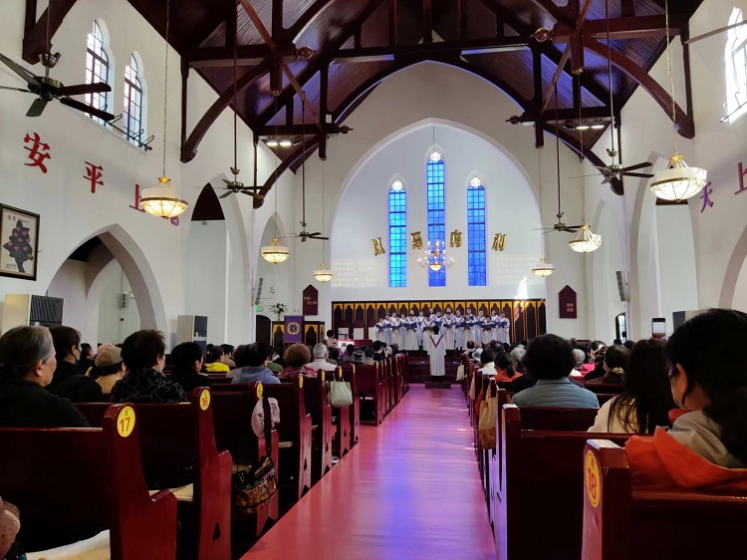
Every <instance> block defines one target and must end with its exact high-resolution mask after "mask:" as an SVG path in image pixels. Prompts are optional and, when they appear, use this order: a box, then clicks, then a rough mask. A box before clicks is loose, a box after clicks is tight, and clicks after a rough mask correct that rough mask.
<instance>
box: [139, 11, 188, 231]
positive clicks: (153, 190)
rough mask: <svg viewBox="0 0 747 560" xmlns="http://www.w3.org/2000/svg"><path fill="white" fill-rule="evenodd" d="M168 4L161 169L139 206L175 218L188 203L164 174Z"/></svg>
mask: <svg viewBox="0 0 747 560" xmlns="http://www.w3.org/2000/svg"><path fill="white" fill-rule="evenodd" d="M170 4H171V2H170V1H169V0H166V57H165V64H164V76H165V77H164V88H163V89H164V99H163V162H162V163H163V171H162V173H161V177H159V178H158V184H157V185H156V186H155V187H150V188H148V189H145V190H144V191H143V194H142V196H141V197H140V208H142V209H143V210H145V211H146V212H147V213H148V214H152V215H153V216H158V217H159V218H176V217H177V216H178V215H179V214H181V213H182V212H184V211H185V210H186V209H187V207H188V206H189V204H187V202H186V201H184V200H182V199H181V198H179V195H178V194H177V193H176V190H175V189H174V186H173V185H172V184H171V179H169V178H168V177H167V176H166V145H167V144H166V136H167V132H168V110H167V109H168V101H169V27H170V21H171V19H170V16H171V13H170Z"/></svg>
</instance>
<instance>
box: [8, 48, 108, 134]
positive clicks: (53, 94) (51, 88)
mask: <svg viewBox="0 0 747 560" xmlns="http://www.w3.org/2000/svg"><path fill="white" fill-rule="evenodd" d="M60 58H62V55H61V54H60V53H55V54H49V53H45V54H41V55H39V62H41V64H42V66H44V76H37V75H35V74H32V73H31V72H29V71H28V70H26V69H25V68H23V67H22V66H20V65H19V64H16V63H15V62H13V61H12V60H11V59H10V58H8V57H7V56H5V55H2V54H0V62H2V63H3V64H5V65H6V66H7V67H8V68H10V69H11V70H12V71H13V72H14V73H15V74H17V75H18V76H19V77H20V78H21V79H22V80H23V81H24V82H26V88H27V89H23V88H16V87H7V86H0V89H7V90H11V91H21V92H23V93H33V94H34V95H36V96H37V98H36V99H35V100H34V102H33V103H32V104H31V107H30V108H29V110H28V112H27V113H26V116H27V117H39V116H41V114H42V113H43V112H44V109H45V108H46V107H47V104H48V103H49V102H50V101H54V100H55V99H56V100H58V101H59V102H60V103H62V104H63V105H66V106H67V107H70V108H71V109H75V110H77V111H82V112H83V113H88V114H89V115H91V116H94V117H97V118H99V119H101V120H103V121H107V122H108V121H111V120H112V119H114V115H112V114H111V113H108V112H106V111H102V110H101V109H96V108H95V107H91V106H90V105H87V104H85V103H81V102H80V101H77V100H75V99H71V98H70V96H71V95H86V94H91V93H108V92H110V91H111V90H112V88H111V87H110V86H109V84H105V83H100V82H98V83H93V84H79V85H75V86H65V85H63V84H62V83H61V82H58V81H57V80H55V79H54V78H50V77H49V71H50V70H51V69H52V68H54V67H55V66H57V63H58V62H59V61H60Z"/></svg>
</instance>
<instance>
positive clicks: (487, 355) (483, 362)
mask: <svg viewBox="0 0 747 560" xmlns="http://www.w3.org/2000/svg"><path fill="white" fill-rule="evenodd" d="M480 373H481V374H482V375H489V376H491V377H493V376H495V375H497V373H498V372H497V371H496V370H495V351H494V350H493V349H492V348H490V347H487V348H483V349H482V351H481V352H480Z"/></svg>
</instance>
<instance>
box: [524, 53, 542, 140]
mask: <svg viewBox="0 0 747 560" xmlns="http://www.w3.org/2000/svg"><path fill="white" fill-rule="evenodd" d="M532 77H533V78H534V99H533V100H532V105H533V107H534V112H535V114H539V110H540V107H541V106H542V53H541V52H540V51H539V49H538V48H534V49H532ZM524 115H526V111H524ZM522 120H523V116H522ZM544 145H545V127H544V125H543V123H542V119H535V121H534V147H535V148H537V149H540V148H542V147H543V146H544Z"/></svg>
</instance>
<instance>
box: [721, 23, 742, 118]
mask: <svg viewBox="0 0 747 560" xmlns="http://www.w3.org/2000/svg"><path fill="white" fill-rule="evenodd" d="M742 21H744V17H743V15H742V10H740V9H739V8H734V11H733V12H732V14H731V18H729V25H735V24H738V23H740V22H742ZM725 68H726V104H725V105H726V114H727V117H726V118H727V120H728V121H729V122H730V123H733V122H735V121H736V120H737V119H738V118H739V117H741V116H742V115H744V114H745V113H747V25H740V26H738V27H734V28H733V29H730V30H729V33H728V36H727V40H726V52H725Z"/></svg>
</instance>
